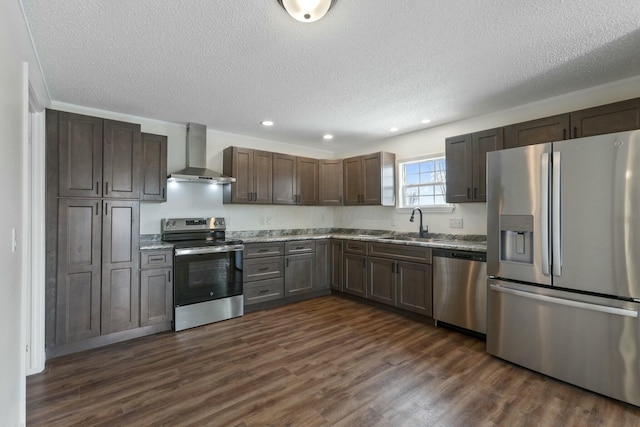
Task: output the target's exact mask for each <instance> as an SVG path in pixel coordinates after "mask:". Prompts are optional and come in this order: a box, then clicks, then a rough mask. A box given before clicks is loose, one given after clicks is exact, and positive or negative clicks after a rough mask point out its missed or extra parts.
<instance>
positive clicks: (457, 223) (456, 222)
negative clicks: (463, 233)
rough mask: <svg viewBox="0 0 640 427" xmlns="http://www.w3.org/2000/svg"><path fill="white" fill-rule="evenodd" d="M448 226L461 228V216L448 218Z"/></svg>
mask: <svg viewBox="0 0 640 427" xmlns="http://www.w3.org/2000/svg"><path fill="white" fill-rule="evenodd" d="M449 228H462V218H459V217H458V218H449Z"/></svg>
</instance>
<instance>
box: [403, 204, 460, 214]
mask: <svg viewBox="0 0 640 427" xmlns="http://www.w3.org/2000/svg"><path fill="white" fill-rule="evenodd" d="M415 207H418V208H420V210H422V213H451V212H453V210H454V209H455V208H456V206H455V205H438V206H411V207H398V208H396V212H403V213H404V212H411V211H412V210H413V209H414V208H415Z"/></svg>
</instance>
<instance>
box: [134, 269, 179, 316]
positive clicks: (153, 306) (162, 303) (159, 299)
mask: <svg viewBox="0 0 640 427" xmlns="http://www.w3.org/2000/svg"><path fill="white" fill-rule="evenodd" d="M171 275H172V269H170V268H159V269H154V270H142V271H141V272H140V326H149V325H155V324H158V323H165V322H170V321H171V320H173V284H172V282H171Z"/></svg>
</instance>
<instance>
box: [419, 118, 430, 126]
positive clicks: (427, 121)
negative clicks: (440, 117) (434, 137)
mask: <svg viewBox="0 0 640 427" xmlns="http://www.w3.org/2000/svg"><path fill="white" fill-rule="evenodd" d="M421 123H423V124H425V125H426V124H427V123H431V120H429V119H424V120H422V122H421Z"/></svg>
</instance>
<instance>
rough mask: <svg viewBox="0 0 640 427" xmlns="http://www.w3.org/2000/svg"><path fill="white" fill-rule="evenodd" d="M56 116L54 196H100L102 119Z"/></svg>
mask: <svg viewBox="0 0 640 427" xmlns="http://www.w3.org/2000/svg"><path fill="white" fill-rule="evenodd" d="M56 114H57V115H58V195H59V196H61V197H101V196H102V119H98V118H96V117H88V116H82V115H79V114H71V113H64V112H61V111H60V112H56Z"/></svg>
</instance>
